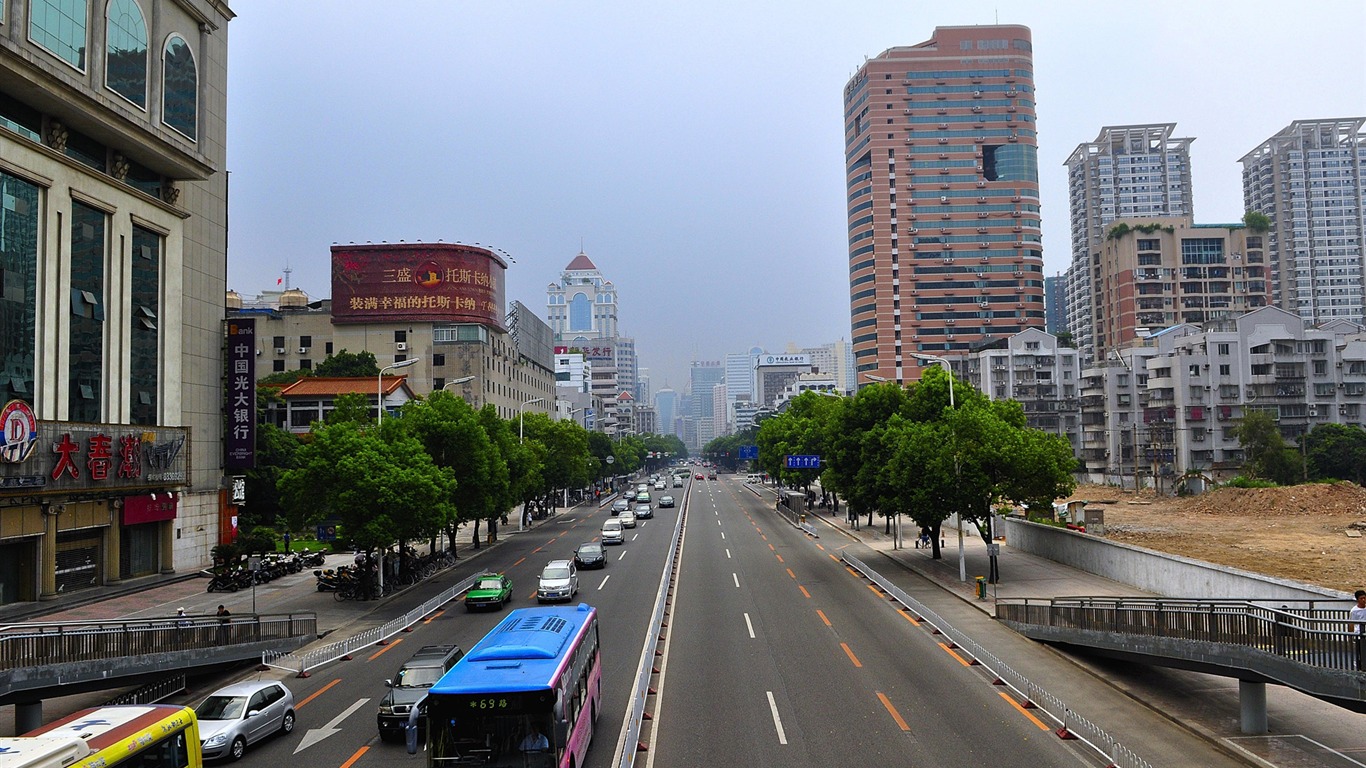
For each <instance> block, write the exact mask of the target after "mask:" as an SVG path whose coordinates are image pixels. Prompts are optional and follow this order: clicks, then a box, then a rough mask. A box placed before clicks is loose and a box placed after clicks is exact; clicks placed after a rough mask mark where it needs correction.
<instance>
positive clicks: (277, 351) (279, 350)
mask: <svg viewBox="0 0 1366 768" xmlns="http://www.w3.org/2000/svg"><path fill="white" fill-rule="evenodd" d="M284 353H285V348H284V347H276V348H275V354H277V355H283V354H284Z"/></svg>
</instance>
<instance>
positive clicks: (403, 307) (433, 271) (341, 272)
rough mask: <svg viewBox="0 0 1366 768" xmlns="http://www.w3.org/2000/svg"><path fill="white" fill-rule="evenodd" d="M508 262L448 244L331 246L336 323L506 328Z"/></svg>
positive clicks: (474, 248) (468, 247)
mask: <svg viewBox="0 0 1366 768" xmlns="http://www.w3.org/2000/svg"><path fill="white" fill-rule="evenodd" d="M506 271H507V264H506V263H504V262H503V260H502V259H500V258H499V257H498V256H496V255H494V253H493V252H492V251H490V250H488V249H485V248H481V247H478V246H473V245H456V244H446V243H435V244H433V243H398V244H381V245H334V246H332V321H333V322H334V323H374V322H393V321H395V320H402V319H413V320H424V321H428V320H430V321H440V322H468V323H480V324H483V325H491V326H494V327H496V328H500V329H501V328H504V327H505V326H504V321H503V317H504V308H505V306H506V304H507V301H506V299H505V298H504V273H505V272H506Z"/></svg>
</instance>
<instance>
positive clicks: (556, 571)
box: [541, 566, 569, 580]
mask: <svg viewBox="0 0 1366 768" xmlns="http://www.w3.org/2000/svg"><path fill="white" fill-rule="evenodd" d="M541 578H543V579H549V580H557V579H567V578H569V569H568V568H565V567H564V566H555V567H554V568H547V569H545V570H544V571H541Z"/></svg>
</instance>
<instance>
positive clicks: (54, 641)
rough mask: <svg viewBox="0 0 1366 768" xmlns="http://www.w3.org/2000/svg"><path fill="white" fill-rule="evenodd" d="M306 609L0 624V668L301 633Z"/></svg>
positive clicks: (310, 630) (310, 620)
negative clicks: (154, 617) (222, 614)
mask: <svg viewBox="0 0 1366 768" xmlns="http://www.w3.org/2000/svg"><path fill="white" fill-rule="evenodd" d="M317 632H318V619H317V615H316V614H314V613H312V612H300V613H280V614H249V615H240V616H238V615H234V616H229V617H223V618H219V617H216V616H184V617H182V616H172V617H168V618H158V619H119V620H111V621H73V622H38V623H29V624H10V625H6V626H2V627H0V671H4V670H13V669H19V668H23V667H32V666H34V665H39V664H63V663H72V662H82V661H98V660H101V659H113V658H120V657H127V656H141V655H144V654H148V653H166V652H174V651H194V650H202V649H213V648H222V647H225V646H233V645H245V644H251V643H261V642H267V641H271V640H283V639H289V638H298V637H306V636H311V635H316V634H317Z"/></svg>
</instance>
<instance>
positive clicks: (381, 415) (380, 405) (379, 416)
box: [375, 357, 422, 426]
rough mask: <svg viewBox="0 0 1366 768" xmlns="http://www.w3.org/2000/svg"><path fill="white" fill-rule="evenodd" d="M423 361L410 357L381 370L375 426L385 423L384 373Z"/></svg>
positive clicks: (377, 390) (376, 395)
mask: <svg viewBox="0 0 1366 768" xmlns="http://www.w3.org/2000/svg"><path fill="white" fill-rule="evenodd" d="M421 359H422V358H420V357H410V358H408V359H407V360H399V361H398V362H397V363H394V364H393V365H386V366H384V367H383V368H381V369H379V378H378V379H377V380H376V382H375V406H376V408H377V410H378V412H377V413H376V414H375V426H379V425H380V424H383V423H384V372H385V371H396V370H398V369H399V368H407V367H408V366H410V365H415V364H416V363H417V362H418V361H419V360H421Z"/></svg>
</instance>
